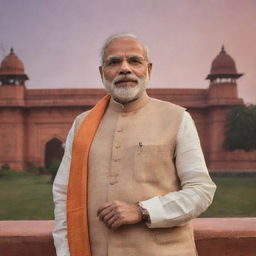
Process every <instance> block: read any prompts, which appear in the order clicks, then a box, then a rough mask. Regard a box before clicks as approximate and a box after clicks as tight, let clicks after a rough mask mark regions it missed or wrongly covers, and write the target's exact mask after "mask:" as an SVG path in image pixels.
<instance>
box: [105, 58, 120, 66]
mask: <svg viewBox="0 0 256 256" xmlns="http://www.w3.org/2000/svg"><path fill="white" fill-rule="evenodd" d="M120 62H121V61H120V60H117V59H114V60H110V61H109V62H108V63H107V64H108V66H114V65H118V64H120Z"/></svg>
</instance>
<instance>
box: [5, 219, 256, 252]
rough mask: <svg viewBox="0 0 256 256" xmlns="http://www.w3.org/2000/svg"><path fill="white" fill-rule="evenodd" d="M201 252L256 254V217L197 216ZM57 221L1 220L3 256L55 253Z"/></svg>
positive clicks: (196, 223) (196, 228) (194, 221)
mask: <svg viewBox="0 0 256 256" xmlns="http://www.w3.org/2000/svg"><path fill="white" fill-rule="evenodd" d="M193 225H194V233H195V239H196V246H197V250H198V255H199V256H255V255H256V218H200V219H195V220H193ZM52 229H53V221H0V255H1V256H17V255H19V256H46V255H47V256H55V255H56V254H55V249H54V245H53V239H52V234H51V233H52Z"/></svg>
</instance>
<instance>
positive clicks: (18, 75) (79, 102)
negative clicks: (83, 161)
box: [0, 47, 256, 171]
mask: <svg viewBox="0 0 256 256" xmlns="http://www.w3.org/2000/svg"><path fill="white" fill-rule="evenodd" d="M240 76H242V74H239V73H237V70H236V65H235V62H234V60H233V59H232V58H231V57H230V56H229V55H228V54H227V53H226V51H225V50H224V47H222V49H221V51H220V53H219V54H218V55H217V56H216V58H215V59H214V60H213V62H212V66H211V71H210V74H209V75H208V76H207V79H208V80H210V84H209V88H207V89H148V93H149V95H150V96H152V97H155V98H158V99H161V100H166V101H170V102H173V103H176V104H179V105H182V106H184V107H186V108H187V109H188V111H189V112H190V113H191V115H192V116H193V118H194V120H195V123H196V126H197V129H198V131H199V136H200V139H201V143H202V147H203V151H204V154H205V157H206V161H207V165H208V167H209V169H210V170H214V171H219V170H256V152H255V151H253V152H250V153H247V152H244V151H241V150H237V151H233V152H228V151H225V150H224V148H223V139H224V131H225V124H226V115H227V113H228V111H229V109H230V108H231V107H232V106H235V105H243V104H244V103H243V100H242V99H240V98H239V97H238V93H237V84H236V80H237V79H238V78H239V77H240ZM26 80H28V76H27V75H26V74H25V71H24V65H23V63H22V61H21V60H20V59H19V58H18V57H17V56H16V54H15V53H14V51H13V49H11V52H10V54H9V55H8V56H6V57H5V58H4V59H3V61H2V63H1V66H0V140H1V143H0V165H3V164H9V165H10V166H11V168H12V169H15V170H24V169H26V167H27V166H28V165H29V164H33V165H35V166H48V165H49V164H50V162H51V161H52V160H54V159H60V158H61V156H62V154H63V145H64V143H65V138H66V136H67V132H68V130H69V128H70V126H71V124H72V122H73V120H74V118H75V117H76V116H77V115H78V114H80V113H81V112H83V111H85V110H88V109H90V108H91V107H92V106H93V105H94V104H95V103H96V102H97V101H98V100H99V99H100V98H101V97H102V96H103V95H104V94H105V91H104V90H103V89H40V90H38V89H36V90H35V89H27V88H26V86H25V82H26Z"/></svg>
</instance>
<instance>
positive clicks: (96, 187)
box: [76, 93, 197, 256]
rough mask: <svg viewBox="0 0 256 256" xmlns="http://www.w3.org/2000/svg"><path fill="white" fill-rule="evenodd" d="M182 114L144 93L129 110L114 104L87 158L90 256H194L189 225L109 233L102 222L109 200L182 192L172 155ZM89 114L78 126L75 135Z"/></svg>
mask: <svg viewBox="0 0 256 256" xmlns="http://www.w3.org/2000/svg"><path fill="white" fill-rule="evenodd" d="M183 112H184V109H183V108H182V107H179V106H177V105H174V104H171V103H168V102H164V101H159V100H156V99H152V98H149V97H148V96H147V94H146V93H145V94H144V95H143V96H142V97H141V98H140V99H138V100H136V101H134V102H132V103H129V104H128V105H127V106H125V107H123V106H122V105H120V104H118V103H116V102H114V101H113V100H111V101H110V104H109V106H108V108H107V110H106V112H105V114H104V116H103V119H102V120H101V123H100V126H99V128H98V130H97V133H96V135H95V138H94V141H93V143H92V146H91V150H90V154H89V180H88V183H89V184H88V188H89V198H88V202H89V203H88V216H89V234H90V244H91V251H92V256H122V255H124V256H195V255H197V254H196V249H195V243H194V237H193V230H192V227H191V224H190V222H189V223H187V224H186V225H184V226H180V227H173V228H152V229H149V228H148V227H146V225H145V224H144V223H139V224H135V225H124V226H122V227H120V228H119V229H118V230H116V231H112V230H109V229H108V228H107V227H106V226H105V225H104V224H103V223H102V222H101V221H100V220H99V219H98V218H97V210H98V208H99V207H100V206H101V205H102V204H104V203H105V202H107V201H111V200H120V201H125V202H128V203H136V202H138V201H143V200H147V199H149V198H152V197H154V196H159V195H164V194H166V193H169V192H171V191H177V190H179V189H180V182H179V179H178V177H177V174H176V170H175V166H174V159H173V158H174V150H175V145H176V137H177V133H178V130H179V126H180V122H181V119H182V115H183ZM85 115H86V113H84V114H81V115H80V116H79V117H78V118H77V121H76V130H77V128H78V127H79V125H80V123H81V122H82V120H83V118H84V116H85Z"/></svg>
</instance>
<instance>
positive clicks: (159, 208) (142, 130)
mask: <svg viewBox="0 0 256 256" xmlns="http://www.w3.org/2000/svg"><path fill="white" fill-rule="evenodd" d="M99 69H100V74H101V78H102V81H103V84H104V86H105V87H106V89H107V91H108V93H109V96H106V97H104V98H103V99H102V100H101V101H100V102H99V103H98V104H97V105H96V106H95V107H94V108H93V109H92V110H90V111H87V112H85V113H82V114H81V115H79V116H78V117H77V118H76V120H75V121H74V123H73V126H72V128H71V130H70V132H69V134H68V137H67V141H66V148H65V154H64V157H63V160H62V162H61V165H60V168H59V170H58V174H57V176H56V179H55V181H54V185H53V194H54V201H55V229H54V232H53V236H54V243H55V247H56V251H57V255H58V256H65V255H72V256H89V255H92V256H107V255H108V256H121V255H125V256H141V255H144V256H194V255H197V253H196V248H195V242H194V237H193V230H192V227H191V223H190V220H191V219H192V218H195V217H197V216H198V215H200V214H201V213H202V212H203V211H205V210H206V209H207V207H208V206H209V205H210V204H211V202H212V199H213V195H214V192H215V189H216V186H215V185H214V183H213V182H212V180H211V178H210V177H209V174H208V171H207V168H206V165H205V161H204V157H203V154H202V150H201V147H200V142H199V138H198V135H197V132H196V128H195V125H194V122H193V120H192V118H191V117H190V115H189V113H188V112H186V111H185V109H184V108H183V107H180V106H177V105H175V104H172V103H169V102H164V101H160V100H156V99H153V98H150V97H148V95H147V93H146V91H145V89H146V86H147V83H148V81H149V78H150V75H151V70H152V64H151V63H150V61H149V58H148V52H147V48H146V47H145V46H144V45H143V44H142V43H141V42H140V41H139V40H138V39H137V38H136V37H135V36H133V35H130V34H121V35H115V36H112V37H111V38H109V39H108V40H107V41H106V43H105V45H104V46H103V50H102V65H101V66H100V68H99Z"/></svg>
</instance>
